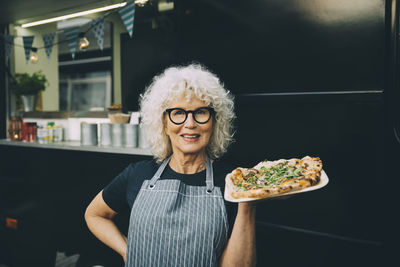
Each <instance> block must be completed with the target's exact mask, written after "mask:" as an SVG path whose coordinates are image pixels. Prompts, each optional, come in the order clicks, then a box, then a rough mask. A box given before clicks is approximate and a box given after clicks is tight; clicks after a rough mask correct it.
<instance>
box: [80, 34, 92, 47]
mask: <svg viewBox="0 0 400 267" xmlns="http://www.w3.org/2000/svg"><path fill="white" fill-rule="evenodd" d="M89 44H90V43H89V40H88V39H87V38H86V37H85V33H83V32H81V33H80V34H79V50H85V49H86V48H88V46H89Z"/></svg>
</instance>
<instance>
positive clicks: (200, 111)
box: [196, 108, 207, 115]
mask: <svg viewBox="0 0 400 267" xmlns="http://www.w3.org/2000/svg"><path fill="white" fill-rule="evenodd" d="M206 113H207V110H206V109H203V108H201V109H197V110H196V115H203V114H206Z"/></svg>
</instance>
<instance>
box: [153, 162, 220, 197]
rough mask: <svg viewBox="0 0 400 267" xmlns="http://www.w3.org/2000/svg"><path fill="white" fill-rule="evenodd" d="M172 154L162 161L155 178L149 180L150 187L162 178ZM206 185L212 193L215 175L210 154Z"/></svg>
mask: <svg viewBox="0 0 400 267" xmlns="http://www.w3.org/2000/svg"><path fill="white" fill-rule="evenodd" d="M171 157H172V155H171V156H169V157H168V158H166V159H165V160H164V161H163V162H162V163H161V166H160V167H159V168H158V170H157V172H156V173H155V174H154V176H153V178H151V180H150V182H149V186H150V188H153V187H154V185H155V184H156V182H157V180H158V179H160V177H161V174H162V173H163V171H164V169H165V167H167V164H168V163H169V161H170V160H171ZM206 164H207V165H206V187H207V192H208V193H211V192H212V190H213V189H214V179H213V177H214V175H213V168H212V163H211V160H210V158H209V157H208V156H206Z"/></svg>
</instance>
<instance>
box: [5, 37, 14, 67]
mask: <svg viewBox="0 0 400 267" xmlns="http://www.w3.org/2000/svg"><path fill="white" fill-rule="evenodd" d="M3 38H4V39H3V40H4V48H5V52H6V55H5V56H6V62H8V59H9V58H10V55H11V48H12V46H13V44H14V35H4V36H3Z"/></svg>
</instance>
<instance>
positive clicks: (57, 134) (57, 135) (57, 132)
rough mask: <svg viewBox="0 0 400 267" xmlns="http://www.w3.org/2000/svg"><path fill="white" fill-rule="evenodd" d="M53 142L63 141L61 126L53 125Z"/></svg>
mask: <svg viewBox="0 0 400 267" xmlns="http://www.w3.org/2000/svg"><path fill="white" fill-rule="evenodd" d="M53 136H54V142H61V141H62V140H63V128H62V127H61V125H55V126H54V127H53Z"/></svg>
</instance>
